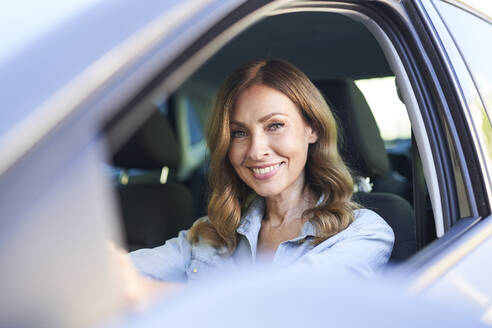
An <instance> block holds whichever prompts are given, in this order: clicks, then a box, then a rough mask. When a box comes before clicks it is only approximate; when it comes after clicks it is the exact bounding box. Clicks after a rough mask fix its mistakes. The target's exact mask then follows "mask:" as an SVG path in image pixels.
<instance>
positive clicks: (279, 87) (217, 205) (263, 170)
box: [131, 60, 394, 282]
mask: <svg viewBox="0 0 492 328" xmlns="http://www.w3.org/2000/svg"><path fill="white" fill-rule="evenodd" d="M207 140H208V145H209V148H210V151H211V164H210V176H209V180H210V186H211V197H210V200H209V205H208V217H205V218H202V219H199V220H198V221H197V222H196V223H195V224H194V225H193V227H192V228H191V229H190V230H188V231H182V232H180V234H179V236H178V237H177V238H174V239H171V240H169V241H167V242H166V244H165V245H163V246H160V247H157V248H154V249H143V250H138V251H136V252H133V253H131V258H132V261H133V263H134V264H135V266H136V267H137V269H138V271H139V272H140V273H141V274H143V275H144V276H146V277H149V278H152V279H154V280H158V281H168V282H186V281H189V280H193V279H198V278H201V277H203V276H205V275H207V274H209V273H211V272H215V271H216V270H217V269H221V268H223V267H225V266H235V265H237V264H238V263H247V264H251V263H257V262H262V263H270V264H271V265H272V266H274V267H285V266H290V265H298V266H304V267H309V268H312V269H313V270H327V271H330V270H334V269H335V268H336V269H337V270H340V269H342V270H345V269H347V270H349V271H351V272H357V273H359V274H362V275H371V274H372V273H373V272H374V271H375V270H377V269H378V268H379V267H380V266H381V265H383V264H384V263H386V262H387V261H388V258H389V256H390V254H391V250H392V246H393V241H394V236H393V232H392V230H391V228H390V227H389V226H388V225H387V224H386V223H385V221H384V220H383V219H382V218H380V217H379V216H378V215H377V214H376V213H374V212H372V211H370V210H367V209H359V208H358V206H357V204H356V203H354V202H352V201H351V196H352V192H353V183H352V178H351V176H350V174H349V171H348V169H347V167H346V166H345V164H344V163H343V161H342V159H341V158H340V155H339V154H338V150H337V130H336V123H335V120H334V118H333V115H332V113H331V111H330V110H329V108H328V105H327V104H326V102H325V100H324V99H323V96H322V95H321V94H320V92H319V91H318V90H317V89H316V87H315V86H314V85H313V84H312V83H311V81H309V79H308V78H307V77H306V76H305V75H304V74H303V73H302V72H301V71H300V70H298V69H297V68H295V67H294V66H292V65H291V64H288V63H286V62H284V61H281V60H264V61H255V62H251V63H248V64H245V65H243V66H242V67H240V68H239V69H238V70H236V71H235V72H234V73H233V74H232V75H231V76H230V77H229V78H228V80H227V81H226V82H225V84H224V85H223V87H222V89H221V90H220V92H219V94H218V97H217V100H216V103H215V107H214V110H213V114H212V118H211V124H210V127H209V131H208V136H207Z"/></svg>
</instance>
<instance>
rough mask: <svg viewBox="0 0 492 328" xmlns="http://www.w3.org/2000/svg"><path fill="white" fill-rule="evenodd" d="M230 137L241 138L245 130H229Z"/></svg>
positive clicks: (244, 134) (244, 135)
mask: <svg viewBox="0 0 492 328" xmlns="http://www.w3.org/2000/svg"><path fill="white" fill-rule="evenodd" d="M231 137H232V138H233V139H235V138H243V137H246V132H245V131H242V130H234V131H231Z"/></svg>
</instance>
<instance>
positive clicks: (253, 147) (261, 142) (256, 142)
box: [247, 133, 270, 161]
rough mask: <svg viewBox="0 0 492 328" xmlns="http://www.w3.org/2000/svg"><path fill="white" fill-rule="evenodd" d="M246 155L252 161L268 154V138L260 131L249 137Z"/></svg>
mask: <svg viewBox="0 0 492 328" xmlns="http://www.w3.org/2000/svg"><path fill="white" fill-rule="evenodd" d="M247 155H248V157H249V158H250V159H251V160H254V161H259V160H262V159H264V158H265V157H266V156H268V155H270V149H269V143H268V138H267V137H266V136H265V135H263V134H261V133H256V134H253V135H252V136H251V139H250V144H249V149H248V154H247Z"/></svg>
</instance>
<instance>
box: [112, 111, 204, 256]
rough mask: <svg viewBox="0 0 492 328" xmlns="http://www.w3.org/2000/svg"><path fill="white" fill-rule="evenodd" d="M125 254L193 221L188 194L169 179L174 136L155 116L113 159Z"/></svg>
mask: <svg viewBox="0 0 492 328" xmlns="http://www.w3.org/2000/svg"><path fill="white" fill-rule="evenodd" d="M113 161H114V165H116V166H117V167H119V168H121V173H120V178H119V181H118V184H117V189H118V196H119V198H120V201H121V202H120V203H121V214H122V218H123V225H124V228H125V233H126V238H127V247H128V250H129V251H132V250H135V249H139V248H148V247H155V246H159V245H162V244H164V242H165V241H166V240H167V239H169V238H172V237H175V236H177V234H178V232H179V231H180V230H183V229H189V228H190V227H191V225H192V224H193V221H194V219H195V218H194V216H193V199H192V195H191V192H190V191H189V189H188V188H187V187H186V186H184V185H183V184H181V183H178V182H177V181H176V179H175V175H176V170H177V167H178V165H179V161H180V152H179V147H178V142H177V140H176V136H175V135H174V132H173V131H172V129H171V126H170V124H169V122H168V120H167V118H166V117H165V115H163V114H162V113H160V112H159V111H157V107H156V111H155V113H154V114H153V115H152V116H151V117H150V118H149V119H148V120H147V121H146V122H145V123H144V124H143V126H142V127H141V128H140V129H139V130H138V131H137V132H136V133H135V134H134V135H133V136H132V137H130V139H129V140H128V141H127V142H126V143H125V145H123V147H121V149H120V150H119V151H118V152H117V153H116V154H115V155H114V157H113Z"/></svg>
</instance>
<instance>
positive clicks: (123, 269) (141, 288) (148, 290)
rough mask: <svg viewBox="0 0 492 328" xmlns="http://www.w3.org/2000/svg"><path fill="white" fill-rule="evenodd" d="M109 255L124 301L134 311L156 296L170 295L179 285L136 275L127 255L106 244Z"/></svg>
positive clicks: (135, 270) (110, 244) (112, 245)
mask: <svg viewBox="0 0 492 328" xmlns="http://www.w3.org/2000/svg"><path fill="white" fill-rule="evenodd" d="M108 248H109V253H110V255H111V257H113V258H114V260H115V262H116V265H117V268H118V271H119V272H120V274H121V279H122V281H123V295H122V297H123V298H124V301H125V303H126V304H128V305H129V306H130V307H132V308H134V309H142V308H144V307H145V306H146V305H148V304H149V303H150V302H151V301H152V300H153V299H154V298H155V297H156V296H158V295H163V294H171V293H172V292H174V291H176V290H177V289H178V288H179V286H180V285H179V284H174V283H168V282H163V281H156V280H152V279H149V278H146V277H144V276H142V275H141V274H140V273H138V271H137V269H136V268H135V265H134V264H133V262H132V261H131V260H130V257H129V256H128V253H127V252H126V251H125V250H123V249H120V248H117V247H116V246H115V245H114V244H112V243H108Z"/></svg>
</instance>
